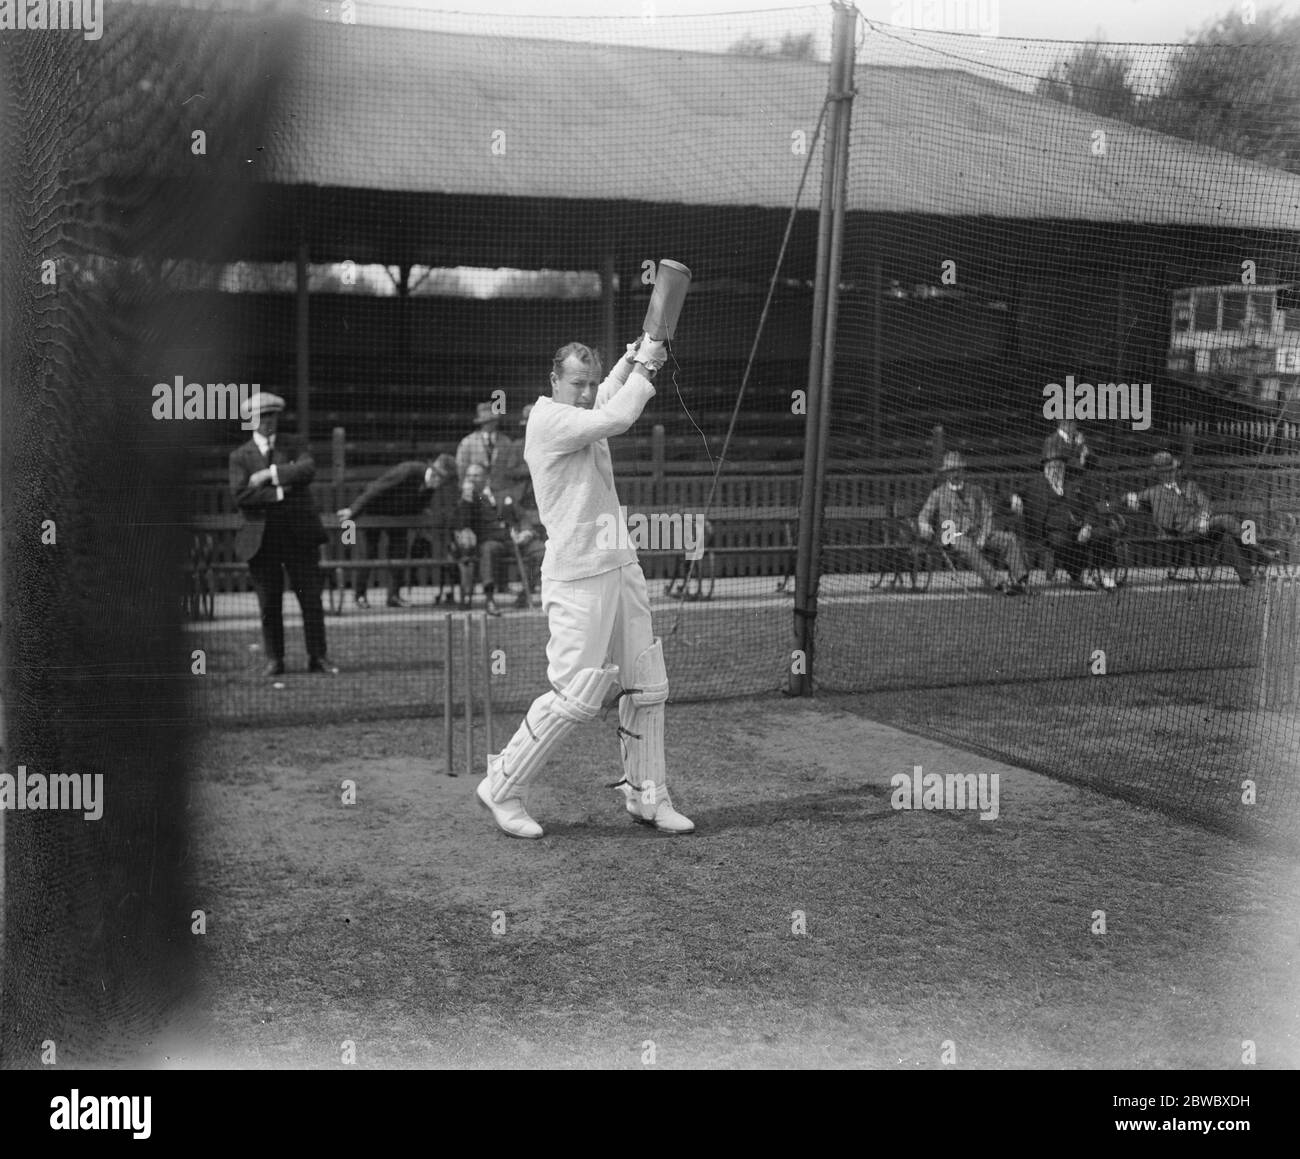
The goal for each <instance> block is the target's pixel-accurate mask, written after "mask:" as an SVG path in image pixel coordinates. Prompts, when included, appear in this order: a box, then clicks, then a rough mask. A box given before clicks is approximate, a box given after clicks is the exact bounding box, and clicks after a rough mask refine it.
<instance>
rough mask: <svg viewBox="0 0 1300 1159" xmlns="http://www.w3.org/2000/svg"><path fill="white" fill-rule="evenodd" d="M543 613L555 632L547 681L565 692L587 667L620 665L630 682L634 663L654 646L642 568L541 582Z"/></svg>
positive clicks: (621, 674)
mask: <svg viewBox="0 0 1300 1159" xmlns="http://www.w3.org/2000/svg"><path fill="white" fill-rule="evenodd" d="M542 610H543V611H545V612H546V619H547V622H548V623H549V625H550V629H551V639H550V642H549V643H548V644H547V645H546V661H547V664H546V678H547V680H548V681H549V682H550V685H551V687H552V688H554V689H556V691H558V692H563V691H564V690H565V688H567V687H568V684H569V681H570V680H572V679H573V677H574V675H575V674H576V673H578V672H580V671H581V670H582V669H584V668H600V667H603V666H604V665H605V664H617V665H618V671H619V682H620V683H621V684H623V685H624V686H627V685H628V684H629V683H630V682H631V680H632V671H633V665H634V664H635V662H636V658H637V657H638V656H640V655H641V653H642V652H644V651H645V650H646V649H647V648H649V647H650V645H651V644H653V643H654V629H653V627H652V626H651V622H650V596H649V593H648V591H647V589H646V582H645V576H644V575H643V574H642V573H641V565H640V564H639V563H628V564H624V565H623V566H622V567H620V568H615V569H614V570H613V571H607V572H604V573H602V574H601V575H596V576H592V577H591V578H590V579H581V580H552V579H546V578H545V577H544V576H543V577H542Z"/></svg>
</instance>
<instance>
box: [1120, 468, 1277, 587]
mask: <svg viewBox="0 0 1300 1159" xmlns="http://www.w3.org/2000/svg"><path fill="white" fill-rule="evenodd" d="M1152 465H1153V466H1154V467H1155V469H1156V475H1157V477H1158V478H1159V480H1160V482H1158V483H1157V484H1156V485H1155V486H1154V487H1148V488H1147V489H1146V490H1145V491H1136V492H1135V491H1130V492H1129V493H1128V494H1127V495H1125V496H1124V500H1125V502H1126V503H1127V504H1128V505H1129V507H1131V508H1133V510H1135V511H1136V510H1137V509H1138V508H1142V507H1145V508H1148V509H1149V510H1150V512H1151V517H1152V520H1153V522H1154V523H1155V525H1156V530H1157V531H1158V532H1159V533H1160V534H1161V535H1162V536H1165V537H1168V538H1170V539H1184V540H1189V541H1192V542H1213V541H1216V540H1217V541H1218V542H1219V544H1220V545H1221V546H1222V550H1223V555H1224V558H1225V559H1226V560H1227V561H1228V563H1229V564H1231V565H1232V569H1233V571H1235V572H1236V573H1237V578H1238V579H1239V580H1241V586H1242V587H1250V581H1251V575H1252V572H1251V565H1250V564H1249V563H1248V562H1247V561H1246V559H1245V556H1244V555H1243V553H1242V550H1241V520H1240V519H1238V518H1237V517H1236V516H1235V515H1212V514H1211V513H1210V500H1209V499H1208V498H1207V497H1206V494H1205V492H1204V491H1202V490H1201V489H1200V487H1198V486H1197V485H1196V484H1195V483H1193V482H1192V481H1191V480H1190V479H1183V478H1182V477H1181V476H1180V475H1179V462H1178V460H1177V459H1176V458H1174V456H1173V455H1171V454H1170V453H1169V452H1168V451H1157V452H1156V453H1155V456H1154V458H1153V459H1152Z"/></svg>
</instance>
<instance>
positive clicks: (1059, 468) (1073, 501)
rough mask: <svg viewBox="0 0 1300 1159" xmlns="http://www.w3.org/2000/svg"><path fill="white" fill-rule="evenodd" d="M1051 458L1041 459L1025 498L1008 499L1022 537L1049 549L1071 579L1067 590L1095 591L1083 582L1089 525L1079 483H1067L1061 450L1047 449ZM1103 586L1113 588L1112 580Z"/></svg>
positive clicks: (1026, 490) (1085, 503)
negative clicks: (1020, 515) (1021, 518)
mask: <svg viewBox="0 0 1300 1159" xmlns="http://www.w3.org/2000/svg"><path fill="white" fill-rule="evenodd" d="M1050 449H1051V451H1052V454H1051V455H1050V456H1047V457H1045V458H1044V459H1043V470H1042V474H1040V475H1039V476H1038V477H1037V478H1036V479H1035V480H1034V481H1033V482H1032V483H1031V484H1030V485H1029V486H1028V487H1027V488H1026V489H1025V494H1024V495H1023V496H1021V495H1013V496H1012V497H1011V508H1012V510H1013V511H1018V512H1020V511H1023V513H1024V517H1025V523H1024V527H1025V535H1026V537H1027V538H1028V539H1031V540H1034V541H1036V542H1038V543H1041V544H1044V545H1046V546H1047V547H1048V548H1050V549H1051V552H1052V558H1053V560H1054V561H1055V562H1056V563H1057V565H1059V566H1060V567H1062V568H1063V569H1064V570H1065V574H1066V575H1068V576H1069V577H1070V586H1071V587H1073V588H1079V589H1081V590H1084V591H1093V590H1095V588H1094V585H1093V584H1091V583H1089V582H1088V580H1087V579H1085V578H1084V575H1083V569H1084V567H1085V566H1086V565H1087V562H1088V543H1089V541H1090V540H1091V538H1092V532H1093V529H1092V525H1091V522H1090V520H1089V518H1088V503H1087V499H1086V497H1085V495H1084V493H1083V488H1082V487H1081V486H1080V484H1079V483H1077V482H1075V481H1073V480H1069V479H1067V477H1066V475H1067V472H1066V469H1065V468H1066V458H1065V456H1066V452H1065V450H1064V448H1060V447H1054V446H1053V447H1050ZM1105 579H1106V580H1108V581H1109V583H1107V585H1106V586H1108V587H1109V586H1112V585H1113V584H1114V582H1115V581H1114V579H1112V578H1111V577H1110V576H1106V577H1105Z"/></svg>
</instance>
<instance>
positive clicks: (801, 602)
mask: <svg viewBox="0 0 1300 1159" xmlns="http://www.w3.org/2000/svg"><path fill="white" fill-rule="evenodd" d="M843 11H845V9H843V8H841V7H840V6H838V5H837V6H836V8H835V27H834V31H833V33H832V36H831V62H830V74H829V79H828V82H827V86H828V94H827V99H828V100H829V101H830V111H829V114H828V115H827V118H826V137H825V139H824V141H823V144H822V195H821V205H820V207H819V209H818V215H817V270H816V273H815V275H814V279H813V314H812V333H811V335H810V341H809V349H808V397H807V400H806V404H807V405H806V408H805V411H806V413H805V415H804V443H803V489H802V494H801V495H800V502H799V542H798V548H797V552H796V555H795V588H794V642H795V647H796V649H797V650H798V651H800V652H801V653H802V654H803V668H804V671H803V672H802V673H796V672H791V673H790V680H789V686H788V691H789V693H790V695H791V696H806V695H808V694H809V693H811V692H812V663H813V645H814V632H813V627H812V621H813V619H814V618H815V617H816V615H817V597H816V593H815V592H814V590H813V580H812V576H813V555H814V552H815V551H816V547H817V544H816V538H815V531H814V527H813V519H814V515H815V501H814V500H815V496H814V495H813V490H814V479H815V478H816V475H817V450H818V445H819V442H820V440H819V437H818V433H819V430H820V425H819V424H820V416H821V384H822V362H823V360H822V349H823V344H824V342H825V337H826V295H827V272H828V270H829V268H830V256H831V226H832V216H833V206H834V191H835V163H836V159H837V157H838V149H837V143H838V141H839V124H840V103H841V102H840V101H839V100H837V99H835V98H836V96H837V94H838V93H839V92H840V91H841V88H842V82H843V76H844V51H843V44H842V43H841V41H842V39H843V27H844V25H843V21H842V20H841V13H842V12H843ZM850 43H851V39H850Z"/></svg>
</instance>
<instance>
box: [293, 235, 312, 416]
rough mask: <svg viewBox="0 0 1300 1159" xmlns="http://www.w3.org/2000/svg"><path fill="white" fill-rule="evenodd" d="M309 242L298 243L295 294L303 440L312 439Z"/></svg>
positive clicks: (299, 404)
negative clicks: (308, 278) (308, 281)
mask: <svg viewBox="0 0 1300 1159" xmlns="http://www.w3.org/2000/svg"><path fill="white" fill-rule="evenodd" d="M307 256H308V255H307V241H306V239H305V238H304V239H303V240H301V241H299V242H298V252H297V254H296V255H295V257H294V296H295V299H296V302H297V307H298V312H297V324H296V337H297V350H298V357H297V360H296V371H297V387H298V397H297V403H298V436H299V438H301V439H303V440H304V441H306V440H310V438H311V398H310V393H311V386H310V381H311V367H310V363H309V361H308V360H309V357H310V351H311V343H310V342H309V341H308V327H309V325H310V314H309V311H308V300H307Z"/></svg>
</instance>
